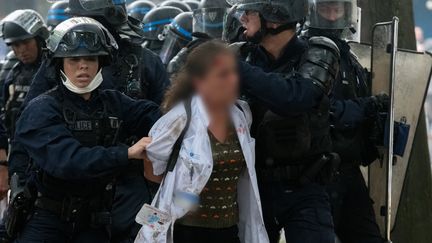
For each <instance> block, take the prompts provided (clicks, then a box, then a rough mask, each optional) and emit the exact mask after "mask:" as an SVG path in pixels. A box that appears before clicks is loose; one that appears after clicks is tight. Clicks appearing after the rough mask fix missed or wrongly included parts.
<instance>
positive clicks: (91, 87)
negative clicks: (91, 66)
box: [60, 68, 103, 94]
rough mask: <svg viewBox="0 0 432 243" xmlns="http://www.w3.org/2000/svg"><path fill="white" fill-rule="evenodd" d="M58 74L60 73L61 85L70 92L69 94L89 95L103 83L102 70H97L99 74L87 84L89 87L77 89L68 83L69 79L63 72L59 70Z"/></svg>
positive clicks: (70, 82)
mask: <svg viewBox="0 0 432 243" xmlns="http://www.w3.org/2000/svg"><path fill="white" fill-rule="evenodd" d="M60 73H61V79H62V82H63V85H64V86H65V87H66V88H67V89H68V90H69V91H71V92H73V93H75V94H87V93H91V92H92V91H94V90H95V89H97V88H98V87H99V86H100V85H101V83H102V81H103V77H102V68H101V69H100V70H99V72H98V73H97V74H96V76H95V77H94V78H93V80H92V81H91V82H90V83H89V85H87V86H86V87H84V88H79V87H77V86H76V85H75V84H73V83H72V81H70V79H69V78H68V77H67V76H66V74H65V73H64V72H63V70H60Z"/></svg>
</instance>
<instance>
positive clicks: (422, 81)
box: [350, 26, 432, 239]
mask: <svg viewBox="0 0 432 243" xmlns="http://www.w3.org/2000/svg"><path fill="white" fill-rule="evenodd" d="M389 33H391V27H389V26H387V27H386V26H379V27H376V28H375V31H374V35H373V36H374V44H373V46H371V45H367V44H358V43H350V46H351V50H352V51H353V52H354V53H355V54H356V56H358V60H359V62H360V63H361V64H362V65H363V66H364V67H366V68H368V69H369V70H371V69H372V92H373V94H378V93H380V92H383V91H386V90H389V87H390V84H389V81H390V78H389V77H391V76H390V75H391V73H390V72H391V69H392V66H391V63H392V62H391V54H390V53H389V52H388V51H389V48H390V47H391V45H382V44H383V43H385V42H388V43H387V44H390V43H391V38H390V37H389V36H388V34H389ZM384 34H385V35H387V37H385V36H384ZM383 40H384V41H383ZM395 57H396V58H395V66H394V67H395V68H394V70H395V72H394V80H395V82H394V92H393V96H394V102H393V110H394V121H396V122H398V123H399V124H403V125H404V126H405V127H407V128H409V129H408V134H407V139H406V146H405V148H404V150H403V154H402V155H396V156H393V158H394V160H393V162H392V163H391V164H392V166H391V167H390V169H391V170H388V168H387V167H388V165H390V164H389V163H388V162H389V160H388V154H389V153H388V152H389V151H388V150H387V149H386V147H384V146H383V147H381V148H380V150H381V154H382V158H380V160H379V161H376V162H375V163H373V164H372V165H370V166H369V170H368V171H369V173H368V178H367V179H368V186H369V191H370V195H371V198H372V199H373V200H374V202H375V204H374V207H375V212H376V215H377V221H378V224H379V226H380V228H381V231H382V232H383V234H385V236H386V238H387V239H389V238H390V237H389V234H390V232H391V229H393V227H394V223H395V218H396V217H397V211H398V207H399V202H400V198H401V193H402V188H403V185H404V181H405V175H406V170H407V168H408V162H409V159H410V155H411V150H412V144H413V142H414V135H415V132H416V129H417V125H418V121H419V116H420V113H421V110H422V109H423V104H424V100H425V96H426V93H427V89H428V87H429V82H430V79H431V71H432V56H431V55H430V54H428V53H419V52H414V51H407V50H401V49H398V50H397V52H396V56H395ZM387 130H388V129H387ZM427 169H430V168H427ZM389 173H391V176H390V177H389V176H388V175H389ZM388 182H389V183H388ZM388 184H390V185H391V188H389V187H388ZM389 189H391V190H390V191H391V193H387V192H388V191H389ZM388 201H389V202H390V203H388ZM389 206H391V208H390V210H387V207H389ZM389 213H391V217H389V216H388V214H389ZM386 217H387V221H386Z"/></svg>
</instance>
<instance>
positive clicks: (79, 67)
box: [63, 57, 99, 88]
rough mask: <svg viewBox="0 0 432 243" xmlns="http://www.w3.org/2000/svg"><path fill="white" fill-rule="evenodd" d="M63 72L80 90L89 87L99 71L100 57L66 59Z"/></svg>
mask: <svg viewBox="0 0 432 243" xmlns="http://www.w3.org/2000/svg"><path fill="white" fill-rule="evenodd" d="M63 71H64V73H65V74H66V76H67V77H68V78H69V80H70V81H71V82H72V83H73V84H74V85H75V86H76V87H78V88H85V87H87V86H88V85H89V84H90V82H91V81H92V80H93V79H94V77H95V76H96V74H97V73H98V71H99V59H98V57H66V58H64V59H63Z"/></svg>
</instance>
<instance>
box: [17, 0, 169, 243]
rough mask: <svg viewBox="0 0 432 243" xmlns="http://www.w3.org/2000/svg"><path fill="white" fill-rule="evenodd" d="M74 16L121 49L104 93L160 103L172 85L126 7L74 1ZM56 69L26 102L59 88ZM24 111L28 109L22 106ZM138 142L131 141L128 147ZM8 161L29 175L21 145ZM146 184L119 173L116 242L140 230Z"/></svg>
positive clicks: (48, 66)
mask: <svg viewBox="0 0 432 243" xmlns="http://www.w3.org/2000/svg"><path fill="white" fill-rule="evenodd" d="M67 12H68V13H69V14H70V15H72V16H73V15H80V16H91V17H93V18H95V19H97V20H98V21H99V22H100V23H101V24H102V25H104V26H105V27H106V28H107V29H108V30H109V32H110V33H111V34H112V35H113V36H114V38H115V39H116V41H117V43H118V45H119V49H118V50H115V51H114V53H113V61H112V62H111V63H110V65H109V66H107V67H106V68H104V69H103V71H102V75H103V78H104V79H103V82H102V84H101V88H102V89H116V90H118V91H120V92H122V93H125V94H126V95H128V96H130V97H132V98H137V99H142V98H147V99H149V100H152V101H154V102H155V103H160V102H161V100H162V97H163V93H164V91H165V88H166V87H167V86H168V85H169V82H170V81H169V79H168V76H167V74H166V71H165V67H164V66H163V64H162V62H161V61H160V59H159V57H158V56H156V55H155V54H154V53H152V52H151V51H150V50H148V49H146V48H142V46H141V45H142V41H143V40H142V37H143V33H142V29H141V27H140V23H139V21H138V20H135V19H134V18H131V17H128V16H127V12H126V6H125V2H124V1H117V0H116V1H113V2H111V1H106V0H92V1H80V0H70V1H69V8H68V10H67ZM55 73H56V72H55V63H53V62H52V60H50V59H47V60H46V61H45V62H44V64H43V65H42V67H41V69H40V70H39V72H38V73H37V74H36V76H35V78H34V79H33V82H32V86H31V88H30V92H29V94H28V96H27V98H26V102H28V101H30V100H31V99H32V98H34V97H36V96H38V95H40V94H42V93H44V92H46V91H48V90H50V89H52V88H53V87H55V86H56V85H57V82H58V79H57V77H56V76H55ZM24 105H25V104H24ZM135 141H136V138H135V137H134V136H133V134H132V135H131V137H130V138H129V141H128V144H133V142H135ZM11 147H12V149H11V150H12V151H11V155H10V157H9V161H10V163H11V164H12V163H13V164H15V165H16V167H19V168H20V171H23V169H24V171H25V168H26V167H27V166H28V160H29V158H28V156H27V155H26V153H25V150H24V149H23V148H22V147H21V146H20V144H19V143H16V142H12V146H11ZM148 188H149V186H148V182H147V181H146V180H145V179H144V176H143V169H142V165H141V164H138V165H137V167H136V168H130V170H127V171H124V172H122V173H121V176H119V177H118V183H117V188H116V195H115V200H114V203H113V204H114V205H113V224H112V235H113V237H112V238H113V242H130V241H131V240H132V241H133V239H134V238H135V236H136V233H137V232H138V230H139V226H138V225H137V224H136V223H135V216H136V214H137V212H138V210H139V209H140V207H141V206H142V205H143V204H144V203H146V202H149V201H150V200H151V192H150V191H149V189H148Z"/></svg>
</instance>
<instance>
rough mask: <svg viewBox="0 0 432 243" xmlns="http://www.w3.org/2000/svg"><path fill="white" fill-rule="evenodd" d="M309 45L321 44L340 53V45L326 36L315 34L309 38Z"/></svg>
mask: <svg viewBox="0 0 432 243" xmlns="http://www.w3.org/2000/svg"><path fill="white" fill-rule="evenodd" d="M308 44H309V46H320V47H322V48H325V49H330V50H333V51H337V52H338V53H339V47H338V46H337V45H336V43H335V42H334V41H332V40H331V39H330V38H327V37H324V36H314V37H311V38H309V40H308Z"/></svg>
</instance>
